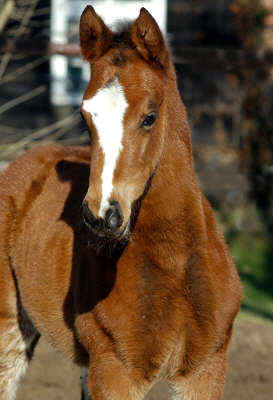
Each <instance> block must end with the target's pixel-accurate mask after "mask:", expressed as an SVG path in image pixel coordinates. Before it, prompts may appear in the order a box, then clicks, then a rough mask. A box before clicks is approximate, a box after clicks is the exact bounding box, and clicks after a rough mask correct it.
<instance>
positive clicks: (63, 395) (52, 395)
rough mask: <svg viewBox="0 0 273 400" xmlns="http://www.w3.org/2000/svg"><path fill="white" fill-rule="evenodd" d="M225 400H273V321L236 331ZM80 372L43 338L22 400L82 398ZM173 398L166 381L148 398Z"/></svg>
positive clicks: (22, 389) (240, 326)
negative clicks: (170, 395)
mask: <svg viewBox="0 0 273 400" xmlns="http://www.w3.org/2000/svg"><path fill="white" fill-rule="evenodd" d="M229 359H230V363H229V370H228V377H227V384H226V388H225V394H224V398H223V400H254V399H255V400H272V399H273V372H272V371H273V324H270V323H266V324H262V323H260V322H256V321H255V322H253V321H250V320H242V321H241V322H239V323H238V324H237V325H236V327H235V331H234V335H233V339H232V343H231V346H230V351H229ZM79 376H80V372H79V369H78V368H77V367H75V366H74V365H72V364H71V363H69V362H68V361H67V360H64V359H63V358H62V357H61V356H60V355H58V354H56V353H55V352H54V350H53V349H52V348H51V347H50V346H49V345H48V344H47V343H45V342H44V341H43V340H41V342H40V344H39V345H38V346H37V350H36V353H35V357H34V360H33V361H32V363H31V366H30V368H29V370H28V373H27V375H26V376H25V377H24V379H23V381H22V385H21V387H20V389H19V393H18V400H34V399H37V398H39V400H64V399H66V400H72V399H73V400H76V399H80V379H79ZM163 399H164V400H167V399H169V395H168V391H167V387H166V385H165V384H164V383H162V384H158V385H156V386H155V387H154V388H153V390H152V391H151V392H150V393H149V395H148V396H147V397H146V400H163Z"/></svg>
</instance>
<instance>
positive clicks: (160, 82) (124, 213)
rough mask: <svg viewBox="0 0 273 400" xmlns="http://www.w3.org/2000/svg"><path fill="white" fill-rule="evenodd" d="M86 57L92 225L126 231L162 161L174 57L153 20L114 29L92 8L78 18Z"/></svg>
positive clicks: (102, 231) (102, 230)
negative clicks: (89, 70)
mask: <svg viewBox="0 0 273 400" xmlns="http://www.w3.org/2000/svg"><path fill="white" fill-rule="evenodd" d="M80 44H81V50H82V54H83V56H84V58H85V59H87V60H88V61H89V62H90V64H91V66H92V73H91V79H90V82H89V84H88V86H87V89H86V91H85V94H84V98H83V103H82V108H81V111H82V116H83V118H84V120H85V122H86V123H87V125H88V128H89V131H90V133H91V135H92V144H91V153H92V154H91V160H92V161H91V171H90V182H89V189H88V192H87V194H86V197H85V200H84V202H83V215H84V218H85V221H86V223H87V224H88V225H89V226H90V228H91V229H92V230H93V231H95V232H96V233H97V234H98V235H99V236H112V237H122V236H125V235H126V234H128V229H129V225H130V216H131V211H132V205H133V203H134V202H135V201H136V200H137V199H138V198H140V197H141V195H142V194H143V193H144V192H145V189H146V188H147V185H148V182H149V180H150V178H151V177H152V176H153V174H154V172H155V170H156V167H157V164H158V162H159V160H160V157H161V154H162V149H163V144H164V137H165V129H164V110H165V101H164V99H165V86H166V84H165V83H166V79H168V74H170V69H171V67H170V60H169V54H168V50H167V48H166V46H165V42H164V39H163V36H162V34H161V32H160V29H159V27H158V25H157V23H156V22H155V20H154V19H153V17H152V16H151V15H150V14H149V13H148V12H147V11H146V10H145V9H144V8H142V9H141V11H140V15H139V17H138V18H137V19H136V20H135V21H134V22H133V23H132V24H131V25H128V26H127V27H126V28H125V29H123V30H120V31H119V32H118V33H114V32H113V31H112V30H110V29H109V28H108V27H107V26H106V25H105V24H104V22H103V21H102V19H101V18H100V17H99V16H98V15H97V14H96V13H95V11H94V9H93V8H92V7H91V6H87V7H86V9H85V10H84V12H83V14H82V16H81V21H80Z"/></svg>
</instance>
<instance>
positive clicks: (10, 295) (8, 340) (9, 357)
mask: <svg viewBox="0 0 273 400" xmlns="http://www.w3.org/2000/svg"><path fill="white" fill-rule="evenodd" d="M0 260H1V261H2V260H3V257H2V254H1V253H0ZM38 338H39V333H38V332H37V331H36V330H35V329H34V327H33V325H32V324H31V322H30V320H29V319H28V317H27V315H26V313H25V311H24V310H23V308H22V305H21V301H20V296H19V294H18V293H17V290H16V285H15V281H14V280H13V277H12V274H11V271H10V268H9V266H8V265H7V264H3V263H2V264H0V400H13V399H14V398H15V393H16V389H17V386H18V384H19V380H20V378H21V377H22V375H23V374H24V373H25V371H26V369H27V366H28V363H29V360H30V358H31V356H32V353H33V350H34V347H35V345H36V343H37V341H38Z"/></svg>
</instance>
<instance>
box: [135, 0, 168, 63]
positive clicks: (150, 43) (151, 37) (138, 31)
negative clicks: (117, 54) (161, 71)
mask: <svg viewBox="0 0 273 400" xmlns="http://www.w3.org/2000/svg"><path fill="white" fill-rule="evenodd" d="M131 40H132V41H133V43H134V45H135V46H136V49H137V50H138V52H139V53H140V54H141V55H142V57H143V58H145V60H146V61H149V62H152V63H153V64H155V65H157V66H159V67H160V68H166V67H167V65H168V61H169V52H168V49H167V46H166V44H165V41H164V38H163V35H162V33H161V31H160V28H159V26H158V25H157V23H156V21H155V19H154V18H153V17H152V16H151V14H150V13H149V12H148V11H147V10H146V9H145V8H143V7H142V8H141V10H140V13H139V16H138V18H137V19H136V20H135V22H134V23H133V25H132V28H131Z"/></svg>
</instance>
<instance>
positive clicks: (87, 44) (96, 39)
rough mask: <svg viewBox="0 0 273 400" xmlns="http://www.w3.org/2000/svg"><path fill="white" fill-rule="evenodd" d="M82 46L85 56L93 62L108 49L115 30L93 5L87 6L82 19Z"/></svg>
mask: <svg viewBox="0 0 273 400" xmlns="http://www.w3.org/2000/svg"><path fill="white" fill-rule="evenodd" d="M79 33H80V46H81V52H82V55H83V58H84V59H86V60H88V61H90V62H93V61H95V60H96V59H98V58H99V57H101V56H102V55H103V54H104V53H106V51H107V50H108V48H109V46H110V44H111V40H112V38H113V32H112V31H111V30H110V29H109V28H108V27H107V26H106V25H105V23H104V22H103V20H102V19H101V17H99V16H98V15H97V14H96V12H95V10H94V8H93V7H92V6H87V7H85V9H84V11H83V13H82V15H81V19H80V32H79Z"/></svg>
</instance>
